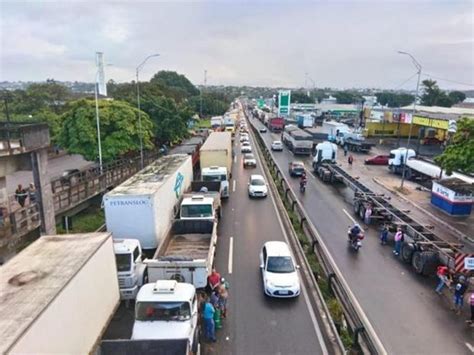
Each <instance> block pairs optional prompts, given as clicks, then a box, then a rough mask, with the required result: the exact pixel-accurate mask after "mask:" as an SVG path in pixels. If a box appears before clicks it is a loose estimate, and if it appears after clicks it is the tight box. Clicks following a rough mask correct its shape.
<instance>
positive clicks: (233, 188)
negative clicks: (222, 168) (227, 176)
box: [232, 179, 235, 192]
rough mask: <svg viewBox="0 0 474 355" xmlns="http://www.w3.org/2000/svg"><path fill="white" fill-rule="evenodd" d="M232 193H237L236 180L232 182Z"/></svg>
mask: <svg viewBox="0 0 474 355" xmlns="http://www.w3.org/2000/svg"><path fill="white" fill-rule="evenodd" d="M232 192H235V179H234V180H232Z"/></svg>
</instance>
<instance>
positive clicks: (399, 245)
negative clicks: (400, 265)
mask: <svg viewBox="0 0 474 355" xmlns="http://www.w3.org/2000/svg"><path fill="white" fill-rule="evenodd" d="M403 239H404V237H403V232H402V228H401V227H398V228H397V233H395V237H394V240H395V248H394V249H393V253H394V254H395V255H397V256H398V255H400V251H401V249H402V242H403Z"/></svg>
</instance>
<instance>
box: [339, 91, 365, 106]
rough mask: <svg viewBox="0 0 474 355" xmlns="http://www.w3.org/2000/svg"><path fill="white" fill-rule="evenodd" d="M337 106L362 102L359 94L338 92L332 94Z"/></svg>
mask: <svg viewBox="0 0 474 355" xmlns="http://www.w3.org/2000/svg"><path fill="white" fill-rule="evenodd" d="M334 97H335V98H336V99H337V103H338V104H354V103H360V102H361V101H362V96H361V95H360V94H357V93H354V92H351V91H339V92H336V93H335V94H334Z"/></svg>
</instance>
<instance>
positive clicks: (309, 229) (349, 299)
mask: <svg viewBox="0 0 474 355" xmlns="http://www.w3.org/2000/svg"><path fill="white" fill-rule="evenodd" d="M252 129H253V131H254V136H255V137H256V139H257V142H258V145H259V146H260V149H261V151H262V153H263V156H264V158H265V160H266V162H267V165H268V167H269V169H270V171H271V173H272V174H273V175H274V177H276V183H277V186H278V187H279V188H281V189H282V190H283V201H284V202H285V203H286V204H287V205H288V206H290V209H291V211H292V212H294V214H295V215H296V216H297V218H298V223H299V224H300V227H301V229H302V230H303V233H304V234H305V236H306V238H307V239H308V240H310V241H311V242H312V251H313V252H314V254H315V255H316V257H317V259H318V261H319V263H320V265H321V267H322V269H323V272H324V277H326V278H327V282H328V284H329V287H330V289H331V291H332V292H333V294H334V295H335V296H336V298H337V299H338V301H339V302H340V304H341V305H342V307H343V310H344V315H345V318H346V320H347V322H348V326H349V327H350V328H351V330H352V332H353V334H354V340H355V342H356V343H357V344H359V345H363V347H365V348H366V349H367V351H368V352H369V353H371V354H386V353H387V352H386V350H385V349H384V347H383V345H382V343H381V341H380V339H379V338H378V336H377V334H376V333H375V331H374V329H373V328H372V325H371V324H370V322H369V321H368V319H367V317H366V316H365V314H364V312H363V310H362V308H361V306H360V305H359V303H358V302H357V300H356V298H355V297H354V295H353V294H352V291H351V290H350V287H349V285H348V284H347V283H346V281H345V280H344V278H343V276H342V274H341V272H340V270H339V268H338V267H337V265H336V263H335V261H334V259H333V258H332V257H331V255H330V253H329V251H328V249H327V248H326V246H325V245H324V242H323V240H322V239H321V237H320V235H319V234H318V232H317V231H316V229H315V227H314V226H313V225H312V223H311V222H310V219H309V217H308V216H307V214H306V211H305V210H304V208H303V207H302V205H301V204H300V202H299V201H298V198H297V197H296V195H295V194H294V192H293V191H292V189H291V188H290V184H289V183H288V181H287V180H286V178H285V176H284V175H283V173H282V172H281V170H280V168H279V166H278V165H277V164H276V163H275V161H274V160H273V157H272V155H271V153H270V151H269V150H268V148H267V146H266V145H265V143H264V142H263V139H262V138H261V136H260V134H259V132H258V130H257V129H256V128H255V127H254V126H253V125H252ZM361 340H362V341H361Z"/></svg>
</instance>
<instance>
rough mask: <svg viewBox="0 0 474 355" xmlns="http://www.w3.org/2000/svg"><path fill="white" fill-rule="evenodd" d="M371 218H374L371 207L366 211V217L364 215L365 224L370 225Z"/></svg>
mask: <svg viewBox="0 0 474 355" xmlns="http://www.w3.org/2000/svg"><path fill="white" fill-rule="evenodd" d="M370 217H372V206H370V205H369V206H368V207H367V209H366V210H365V215H364V222H365V224H367V225H369V224H370Z"/></svg>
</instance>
